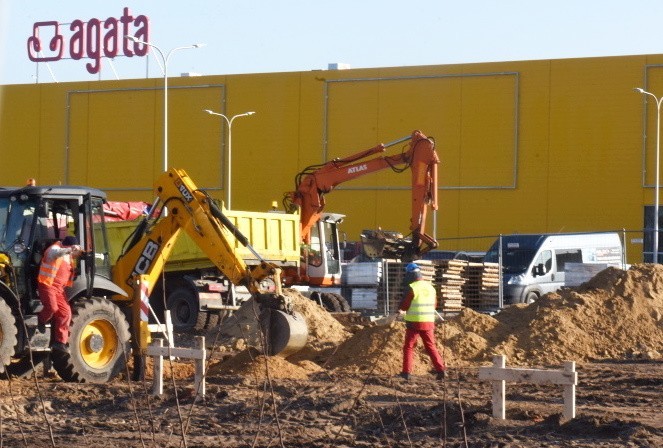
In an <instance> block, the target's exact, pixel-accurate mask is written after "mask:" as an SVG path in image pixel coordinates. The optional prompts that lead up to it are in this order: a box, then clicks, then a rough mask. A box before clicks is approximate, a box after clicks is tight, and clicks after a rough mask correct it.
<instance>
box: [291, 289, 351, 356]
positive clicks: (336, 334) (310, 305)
mask: <svg viewBox="0 0 663 448" xmlns="http://www.w3.org/2000/svg"><path fill="white" fill-rule="evenodd" d="M283 292H284V294H285V295H286V296H287V297H289V298H290V299H291V300H292V304H293V308H294V310H295V311H296V312H298V313H300V314H301V315H302V316H304V319H305V320H306V323H307V325H308V332H309V339H308V343H309V345H312V346H314V347H317V348H326V347H328V346H329V345H338V344H340V343H341V342H343V341H345V340H346V339H347V338H348V337H350V333H349V332H348V331H347V330H346V329H345V327H344V326H343V324H341V323H340V322H339V321H337V320H336V319H335V318H334V317H333V316H332V315H331V314H329V312H327V311H326V310H325V309H324V308H322V307H321V306H320V305H318V304H317V303H315V302H314V301H313V300H311V299H309V298H308V297H304V296H303V295H302V294H301V293H299V292H298V291H295V290H294V289H286V290H284V291H283Z"/></svg>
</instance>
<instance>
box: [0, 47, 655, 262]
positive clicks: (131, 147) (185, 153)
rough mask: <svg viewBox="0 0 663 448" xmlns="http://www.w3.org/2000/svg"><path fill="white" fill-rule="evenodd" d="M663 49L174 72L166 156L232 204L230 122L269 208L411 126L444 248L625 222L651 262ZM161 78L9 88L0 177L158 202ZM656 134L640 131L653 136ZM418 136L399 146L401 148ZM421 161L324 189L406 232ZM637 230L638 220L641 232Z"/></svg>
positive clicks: (365, 222)
mask: <svg viewBox="0 0 663 448" xmlns="http://www.w3.org/2000/svg"><path fill="white" fill-rule="evenodd" d="M662 62H663V56H660V55H650V56H621V57H606V58H590V59H566V60H541V61H520V62H500V63H484V64H461V65H441V66H420V67H394V68H376V69H356V70H342V71H311V72H293V73H270V74H251V75H227V76H222V75H219V76H204V77H188V78H171V79H170V80H169V89H168V104H169V107H168V112H169V113H168V118H169V119H168V125H169V133H168V140H169V142H168V143H169V145H168V146H169V148H168V161H169V166H173V167H178V168H183V169H185V170H186V171H187V172H188V173H189V175H190V176H191V177H192V179H193V180H194V181H195V182H196V184H197V185H198V186H199V187H201V188H205V189H208V190H209V191H210V193H211V194H212V195H213V196H215V197H218V198H221V199H223V198H224V195H225V185H226V180H227V178H226V175H227V160H228V159H227V137H228V129H227V126H226V124H225V122H224V121H223V120H222V119H221V118H220V117H216V116H211V115H208V114H206V113H204V112H203V110H204V109H211V110H213V111H216V112H222V113H225V114H226V115H228V116H232V115H235V114H239V113H243V112H247V111H255V112H256V114H255V115H253V116H250V117H240V118H238V119H237V120H235V121H234V122H233V127H232V205H233V208H236V209H245V210H259V211H262V210H266V209H268V208H269V207H270V205H271V202H272V201H274V200H277V201H280V200H281V198H282V196H283V193H284V192H286V191H288V190H291V189H293V188H294V176H295V174H297V172H299V171H301V170H302V169H304V168H305V167H307V166H309V165H315V164H319V163H322V162H323V161H325V160H330V159H331V158H334V157H344V156H348V155H350V154H354V153H356V152H359V151H361V150H364V149H367V148H370V147H373V146H375V145H376V144H378V143H381V142H382V143H386V142H390V141H393V140H396V139H398V138H400V137H403V136H406V135H409V134H410V133H411V132H412V131H413V130H415V129H419V130H421V131H422V132H424V133H425V134H426V135H428V136H431V137H434V138H435V141H436V144H437V150H438V153H439V155H440V159H441V165H440V167H439V184H440V192H439V211H438V212H437V213H436V216H435V221H434V222H433V220H432V217H431V219H430V222H429V224H428V229H429V231H430V232H429V233H432V232H433V230H434V231H435V233H436V236H437V237H438V238H441V239H442V241H443V244H442V245H443V246H444V247H445V248H452V249H464V250H485V249H486V248H487V246H488V245H489V244H490V239H481V240H464V241H447V239H449V238H457V237H468V236H484V235H485V236H488V235H490V236H494V235H497V234H500V233H502V234H506V233H514V232H520V233H528V232H537V233H538V232H575V231H603V230H619V229H626V230H629V231H633V233H632V234H629V237H628V241H629V242H630V244H629V247H628V252H629V261H639V260H640V259H641V258H642V255H641V253H642V243H641V242H639V241H638V238H642V233H641V232H642V229H643V225H644V224H643V207H644V206H645V205H652V204H653V202H654V197H653V194H654V189H653V184H654V173H655V165H654V164H655V149H656V146H655V145H656V141H655V136H656V127H655V126H656V108H655V104H653V101H651V100H650V101H649V102H648V103H645V102H644V97H643V96H642V95H640V94H636V93H634V92H633V88H634V87H640V86H641V87H644V88H646V89H647V90H650V91H652V92H654V93H657V92H658V93H659V94H661V93H663V68H662V67H660V66H659V65H660V64H661V63H662ZM163 93H164V92H163V80H162V79H158V78H155V79H138V80H123V81H99V82H80V83H59V84H32V85H12V86H0V176H1V179H2V180H0V185H21V184H22V183H23V182H24V181H25V179H26V178H28V177H36V178H37V181H38V183H39V184H42V185H44V184H59V183H63V184H66V183H69V184H78V185H89V186H94V187H97V188H100V189H103V190H105V191H107V192H108V194H109V198H110V199H111V200H144V201H151V200H152V199H153V198H152V194H151V185H152V180H153V179H155V178H156V177H157V175H158V174H159V173H160V172H161V171H162V165H163V121H164V117H163V105H164V103H163V101H164V95H163ZM645 135H646V136H647V139H646V140H645V139H644V137H643V136H645ZM404 145H405V144H399V145H396V146H394V147H391V148H389V149H388V151H387V154H394V153H396V152H399V151H401V150H402V148H403V146H404ZM409 182H410V176H409V172H404V173H400V174H398V173H394V172H392V171H390V170H384V171H382V172H379V173H375V174H372V175H368V176H366V177H363V178H361V179H358V180H356V181H353V182H351V183H346V184H343V185H341V186H339V187H338V188H337V190H336V191H334V192H332V193H330V194H328V195H327V204H328V205H327V210H329V211H334V212H337V213H344V214H347V215H348V216H347V218H346V221H345V223H344V229H345V232H346V234H347V239H348V240H351V241H356V240H358V239H359V235H360V232H361V230H362V229H374V228H376V227H378V226H379V227H382V228H383V229H387V230H398V231H402V232H403V233H407V232H408V228H409V219H410V216H409V210H410V192H409ZM638 232H640V233H638Z"/></svg>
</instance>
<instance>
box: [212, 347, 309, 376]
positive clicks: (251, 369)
mask: <svg viewBox="0 0 663 448" xmlns="http://www.w3.org/2000/svg"><path fill="white" fill-rule="evenodd" d="M320 371H322V368H321V367H320V366H318V365H317V364H315V363H313V362H311V361H301V362H298V363H292V362H290V361H288V360H286V359H283V358H281V357H280V356H267V357H266V356H263V355H260V354H259V353H258V351H257V350H255V349H247V350H244V351H242V352H240V353H238V354H237V355H235V356H233V357H230V358H228V359H226V360H224V361H221V362H219V363H215V364H213V365H211V366H210V368H209V370H208V374H209V375H215V374H231V375H239V376H242V377H246V378H247V379H251V380H255V381H263V380H264V379H265V378H266V375H267V372H269V375H270V377H271V378H290V379H307V378H308V376H309V375H310V374H312V373H317V372H320Z"/></svg>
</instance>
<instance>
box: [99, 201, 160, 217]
mask: <svg viewBox="0 0 663 448" xmlns="http://www.w3.org/2000/svg"><path fill="white" fill-rule="evenodd" d="M150 206H151V204H148V203H147V202H112V201H111V202H108V204H104V217H105V220H106V221H131V220H132V219H136V218H138V217H140V216H143V215H145V214H147V211H148V210H149V209H150Z"/></svg>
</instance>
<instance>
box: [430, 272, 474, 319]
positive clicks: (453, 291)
mask: <svg viewBox="0 0 663 448" xmlns="http://www.w3.org/2000/svg"><path fill="white" fill-rule="evenodd" d="M467 264H468V262H467V261H465V260H436V261H435V267H436V269H435V280H434V284H435V286H436V289H437V291H438V296H437V298H438V305H439V306H440V307H441V308H442V310H443V311H452V312H453V311H460V310H461V309H462V308H463V305H464V304H463V287H464V285H465V282H466V274H465V271H466V269H467Z"/></svg>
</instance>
